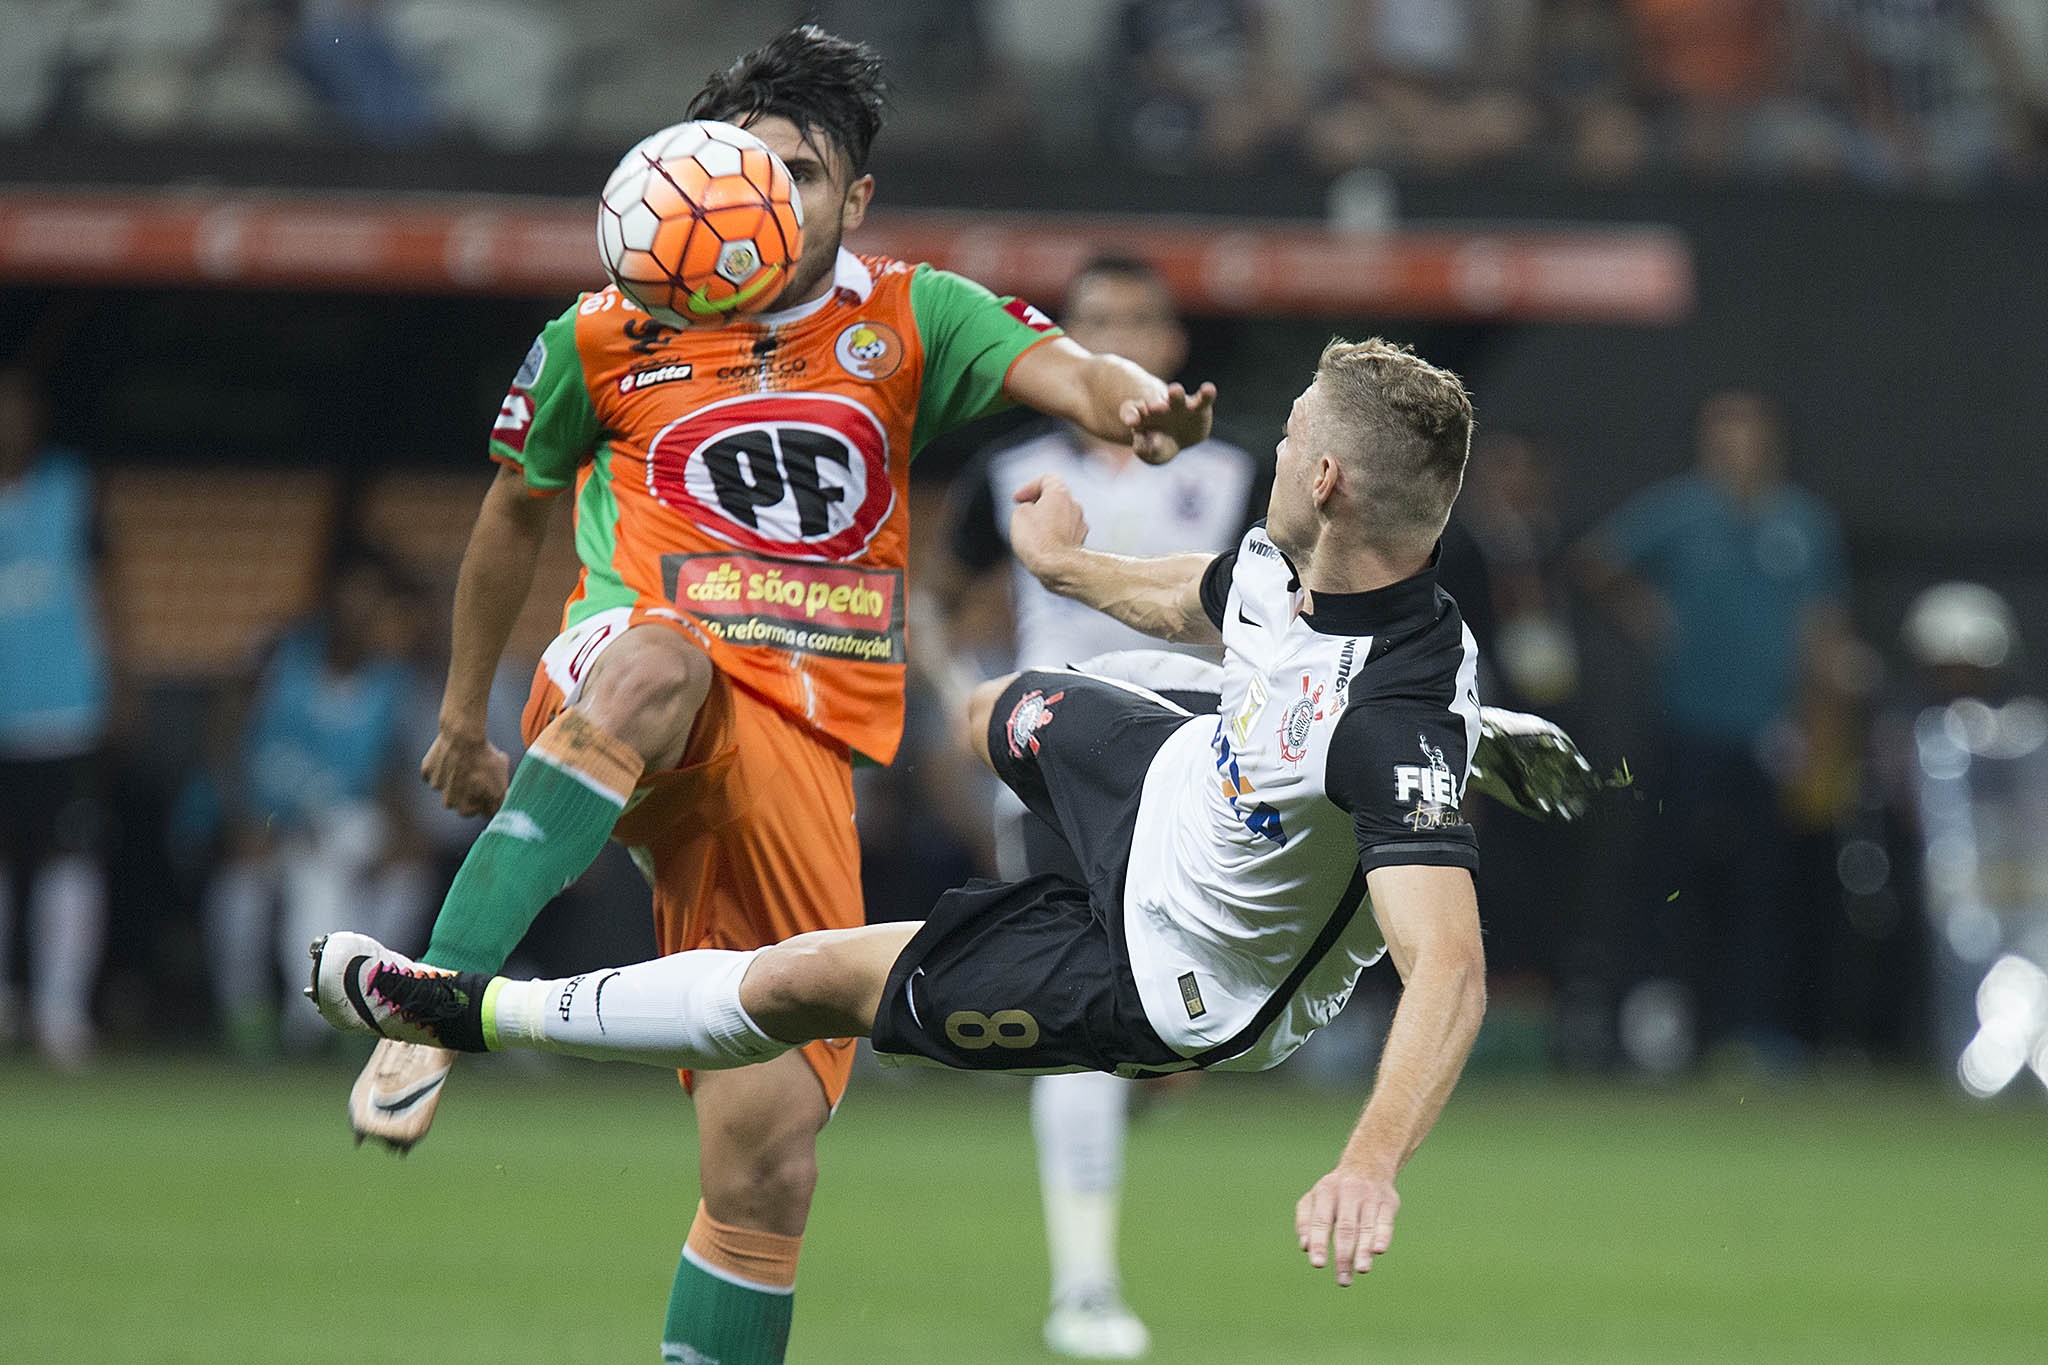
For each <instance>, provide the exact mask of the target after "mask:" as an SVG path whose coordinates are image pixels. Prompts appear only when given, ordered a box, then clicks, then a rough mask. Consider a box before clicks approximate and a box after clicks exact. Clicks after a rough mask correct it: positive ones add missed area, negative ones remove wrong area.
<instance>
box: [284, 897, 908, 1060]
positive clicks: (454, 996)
mask: <svg viewBox="0 0 2048 1365" xmlns="http://www.w3.org/2000/svg"><path fill="white" fill-rule="evenodd" d="M916 929H917V926H916V925H914V924H879V925H869V926H866V927H863V928H859V929H828V930H822V931H820V932H818V933H812V934H799V935H798V936H797V937H795V938H792V939H789V940H787V941H785V942H782V943H778V944H775V945H774V946H772V947H768V948H760V949H756V950H755V951H753V952H747V953H737V952H729V951H725V950H722V949H697V950H694V951H691V952H687V953H675V954H672V955H670V956H668V957H661V958H655V959H653V960H652V961H649V962H639V963H635V964H633V965H632V966H628V967H611V968H606V969H604V970H602V971H595V972H586V973H584V974H582V975H581V976H572V977H565V978H560V979H557V980H552V981H513V980H510V979H509V978H506V977H502V976H486V975H485V974H483V973H481V972H450V971H443V970H441V969H440V968H437V967H429V966H427V965H425V964H423V963H419V962H415V961H413V960H412V959H411V958H409V957H407V956H405V955H404V954H403V953H398V952H393V951H392V950H391V949H389V948H386V947H385V946H384V945H383V944H381V943H379V942H377V940H375V939H373V938H370V937H369V936H367V935H365V934H355V933H348V932H336V933H332V934H328V935H326V936H325V937H324V938H321V939H319V940H317V941H316V942H315V943H314V944H313V946H312V955H313V984H312V986H311V987H309V988H308V990H307V992H306V994H307V995H308V996H309V997H310V998H311V999H312V1001H313V1003H314V1005H315V1006H316V1007H318V1009H319V1011H320V1014H321V1017H322V1018H324V1019H326V1020H327V1022H328V1023H330V1024H332V1025H334V1027H336V1028H338V1029H345V1030H347V1031H349V1032H353V1033H370V1034H375V1035H377V1036H378V1037H380V1038H390V1039H396V1040H398V1041H400V1042H407V1043H419V1044H425V1045H426V1046H429V1047H440V1048H447V1049H449V1050H451V1051H455V1052H497V1051H502V1050H504V1049H506V1048H529V1049H533V1050H535V1051H541V1052H557V1053H562V1054H565V1055H568V1056H572V1057H588V1058H591V1059H593V1060H597V1061H626V1062H640V1063H643V1064H645V1065H649V1066H665V1067H676V1068H685V1069H688V1070H692V1071H722V1070H727V1069H730V1068H732V1067H736V1066H749V1065H752V1064H753V1063H755V1062H761V1061H766V1060H767V1059H768V1058H770V1057H774V1056H777V1055H779V1054H780V1053H783V1052H787V1051H788V1050H789V1049H790V1048H792V1047H796V1046H799V1045H801V1044H803V1043H807V1042H810V1041H811V1040H812V1039H816V1038H851V1037H865V1036H866V1035H867V1034H868V1032H869V1031H870V1030H871V1029H872V1028H873V1027H874V1018H875V1009H876V1007H877V1006H878V1005H879V1003H880V1001H881V995H882V987H883V984H884V982H885V981H886V980H887V979H888V974H889V968H890V966H891V964H893V963H894V962H895V960H896V957H897V955H898V954H899V953H901V952H902V950H903V945H904V944H906V943H908V942H909V941H910V936H911V935H912V934H913V933H915V932H916Z"/></svg>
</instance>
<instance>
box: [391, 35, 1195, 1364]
mask: <svg viewBox="0 0 2048 1365" xmlns="http://www.w3.org/2000/svg"><path fill="white" fill-rule="evenodd" d="M688 112H689V116H690V117H692V118H706V119H719V120H723V121H726V122H730V123H734V124H738V125H740V126H743V127H746V128H748V129H749V130H751V131H752V132H753V133H754V134H755V135H756V136H758V137H760V138H761V139H762V141H764V142H765V143H767V145H768V146H769V147H770V148H771V149H772V150H773V151H774V152H775V153H776V154H777V155H778V156H780V157H781V158H782V160H783V161H784V163H785V164H787V166H788V167H789V170H790V173H791V176H792V178H793V180H794V182H795V184H796V186H797V189H798V192H799V194H800V195H801V196H802V198H803V207H804V222H805V225H806V227H805V233H804V250H803V255H802V257H801V258H800V260H799V261H798V263H797V265H796V268H795V269H794V270H793V272H792V274H791V278H790V282H789V285H788V286H787V288H786V289H785V291H784V293H783V294H782V296H781V297H780V298H779V299H778V300H777V301H776V304H775V307H774V310H773V311H770V312H766V313H761V314H756V315H754V316H753V317H751V318H748V319H746V320H744V321H740V322H736V323H734V324H731V325H729V326H726V327H724V328H720V329H716V330H699V329H680V330H679V329H674V328H670V327H666V326H663V325H661V324H659V323H657V322H656V321H654V320H653V319H652V318H650V317H649V316H648V315H647V314H645V313H643V312H640V311H639V310H637V309H636V308H634V307H633V306H632V305H630V304H629V303H628V302H627V301H626V300H625V299H624V298H622V297H621V296H620V294H619V293H618V291H617V290H616V289H615V288H607V289H603V290H600V291H598V292H596V293H593V294H588V295H585V296H584V297H582V298H581V299H580V300H578V302H577V303H576V304H574V305H573V306H571V307H570V308H569V309H568V310H567V311H565V312H564V313H563V314H562V315H561V317H559V318H557V319H556V320H555V321H553V322H551V323H549V324H548V325H547V326H546V327H545V328H543V329H542V331H541V334H540V337H539V338H538V339H537V340H536V341H535V342H534V344H533V348H532V350H531V351H530V352H529V353H528V355H527V357H526V361H525V363H524V364H523V365H522V366H521V367H520V369H519V373H518V375H517V376H516V377H515V379H514V381H513V386H512V390H511V392H510V393H509V394H508V395H507V396H506V399H505V404H504V407H503V409H502V410H501V412H500V414H499V416H498V419H497V423H496V426H495V428H494V430H493V431H492V435H491V454H492V456H493V457H494V458H495V459H496V460H498V462H499V463H500V465H501V468H500V470H499V473H498V477H497V480H496V482H495V483H494V484H493V485H492V487H491V490H490V492H489V493H488V494H487V495H486V496H485V499H484V505H483V509H482V511H481V513H480V514H479V516H478V519H477V524H476V529H475V531H474V532H473V533H472V535H471V538H470V544H469V549H468V552H467V554H466V556H465V557H464V560H463V565H462V574H461V579H460V582H459V584H458V587H457V593H456V602H455V626H454V641H453V657H452V659H451V662H450V665H449V673H448V683H447V689H446V692H445V695H444V697H443V701H442V707H441V717H440V733H439V736H438V738H437V739H436V740H435V742H434V745H433V748H432V749H431V750H430V751H429V752H428V754H427V756H426V760H425V762H424V764H423V765H422V772H423V775H424V776H425V778H426V780H427V781H428V782H430V783H431V784H432V785H433V786H434V787H435V788H437V789H438V790H439V791H441V792H442V794H443V795H444V797H445V798H446V800H447V802H448V804H449V805H451V806H453V807H454V808H455V809H457V810H460V811H464V812H470V813H479V812H484V811H495V812H496V814H495V816H494V818H493V819H492V820H491V822H490V824H489V825H488V826H487V827H486V829H485V830H484V832H483V833H482V834H481V835H480V836H479V837H478V839H477V841H476V844H475V846H474V847H473V848H472V849H471V851H470V853H469V856H468V858H467V860H466V861H465V862H464V864H463V867H462V870H461V872H460V873H459V874H458V876H457V877H456V880H455V883H454V885H453V886H452V887H451V889H450V891H449V893H448V899H447V901H446V903H445V904H444V905H443V907H442V909H441V913H440V917H439V919H438V920H437V921H436V923H435V926H434V933H433V939H432V942H431V944H430V946H429V947H428V950H427V952H426V954H425V960H426V961H427V962H429V963H432V964H433V965H435V966H439V967H445V968H452V969H458V970H464V971H482V972H495V971H496V970H497V969H498V968H499V967H501V966H502V965H503V963H504V960H505V958H506V956H507V955H508V954H509V953H510V952H511V950H512V948H513V947H514V946H515V945H516V944H517V943H518V941H519V939H520V938H521V936H522V935H523V934H524V933H525V931H526V928H527V926H528V924H529V923H530V922H531V921H532V919H533V917H534V916H535V915H536V914H537V913H538V912H539V911H540V909H541V907H542V906H543V905H544V904H545V903H546V902H547V901H548V900H549V899H550V898H551V897H552V896H554V895H555V893H557V892H558V891H560V890H561V888H562V887H563V886H564V885H566V884H567V883H568V882H569V881H571V880H572V879H574V878H575V877H576V876H578V875H579V874H581V873H582V872H583V870H584V869H585V868H586V867H587V866H588V865H589V864H590V862H591V861H592V859H594V858H595V857H596V855H597V853H598V851H599V849H600V848H601V847H602V846H603V844H604V841H605V839H606V838H607V837H612V838H617V839H619V840H620V841H621V842H623V843H625V844H626V845H628V846H629V847H630V848H631V849H632V850H633V852H634V855H635V858H636V861H638V862H639V863H640V865H641V867H642V869H643V870H644V871H646V872H647V873H648V875H649V879H650V881H651V882H652V884H653V887H654V913H655V922H656V926H657V932H658V937H659V941H660V946H661V949H662V951H663V952H664V953H673V952H679V951H682V950H684V949H690V948H704V947H712V948H735V949H737V948H755V947H760V946H763V945H766V944H770V943H774V942H779V941H780V940H782V939H785V938H788V937H791V936H793V935H795V934H798V933H802V932H804V931H807V930H815V929H825V928H833V927H844V926H851V925H858V924H860V923H861V922H862V919H863V914H862V907H861V902H860V878H859V868H858V857H859V854H858V846H857V844H856V841H855V835H854V825H853V795H852V783H851V775H852V774H851V767H852V758H853V755H854V754H856V753H858V754H864V755H866V756H867V757H869V758H871V759H874V760H876V761H878V762H884V763H886V762H888V761H889V760H890V759H891V758H892V757H893V756H894V754H895V751H896V746H897V740H898V736H899V733H900V730H901V726H902V710H903V667H904V626H903V623H904V610H905V603H904V573H905V558H906V547H907V525H906V522H907V516H908V505H907V504H908V499H907V491H908V479H909V465H910V461H911V459H912V457H913V456H914V455H915V454H916V453H917V451H918V450H919V448H920V447H922V446H923V445H924V443H925V442H927V441H929V440H930V439H931V438H932V437H934V436H937V435H939V434H941V433H943V432H945V431H948V430H950V429H952V428H954V427H957V426H959V425H960V424H962V423H965V422H968V421H971V420H973V419H975V418H977V417H980V416H982V415H983V414H985V413H989V412H992V411H995V410H996V409H998V408H1001V407H1003V406H1005V405H1007V404H1010V403H1023V404H1025V405H1027V406H1030V407H1033V408H1036V409H1038V410H1039V411H1041V412H1045V413H1047V414H1050V415H1052V416H1055V417H1060V418H1063V419H1065V420H1067V421H1069V422H1072V423H1074V424H1076V425H1077V426H1080V427H1082V428H1083V429H1085V430H1087V431H1089V432H1092V433H1095V434H1097V435H1099V436H1102V437H1104V438H1106V439H1111V440H1117V441H1124V442H1128V443H1129V444H1130V445H1131V446H1132V447H1133V448H1134V449H1135V450H1136V451H1137V453H1138V454H1139V455H1140V456H1141V457H1142V458H1144V459H1146V460H1148V461H1152V462H1158V461H1162V460H1165V459H1169V458H1171V457H1172V456H1173V455H1174V454H1175V453H1176V452H1177V451H1179V450H1180V449H1181V448H1182V447H1183V446H1188V445H1193V444H1195V443H1196V442H1198V441H1200V440H1202V439H1203V438H1205V437H1206V436H1207V435H1208V433H1209V425H1210V407H1211V404H1212V402H1213V399H1214V390H1213V388H1211V387H1209V386H1206V385H1205V386H1203V387H1202V388H1201V389H1200V390H1199V391H1198V392H1196V393H1193V394H1189V393H1187V392H1186V391H1185V390H1183V389H1182V388H1181V387H1180V386H1179V385H1168V384H1166V383H1164V382H1163V381H1161V380H1160V379H1158V378H1156V377H1154V376H1153V375H1151V374H1149V373H1147V372H1146V371H1145V370H1143V369H1141V368H1140V367H1139V366H1137V365H1135V364H1132V363H1131V362H1129V361H1127V360H1123V359H1120V358H1118V357H1115V356H1108V355H1095V354H1091V353H1089V352H1088V351H1086V350H1084V349H1082V348H1081V347H1080V346H1078V345H1076V344H1075V343H1074V342H1072V341H1071V340H1068V339H1067V338H1065V337H1064V336H1063V335H1062V334H1061V333H1060V331H1059V329H1058V328H1056V327H1054V326H1053V325H1052V323H1051V322H1050V321H1049V320H1048V319H1047V318H1046V317H1045V316H1044V315H1042V314H1041V313H1039V312H1038V310H1037V309H1035V308H1033V307H1031V306H1030V305H1029V304H1027V303H1025V302H1023V301H1022V300H1020V299H1014V298H1002V297H998V296H996V295H994V294H991V293H990V292H989V291H988V290H986V289H983V288H982V287H981V286H979V285H976V284H974V283H972V282H970V281H968V280H965V279H962V278H961V277H959V276H957V275H953V274H949V273H948V272H946V271H943V270H937V269H933V268H932V267H930V266H927V265H913V264H908V263H905V262H901V261H894V260H888V259H884V258H880V257H874V256H860V255H856V254H854V253H853V252H850V251H847V250H844V249H843V248H842V247H841V245H840V240H841V236H842V234H844V233H846V232H849V231H852V230H853V229H855V228H857V227H859V226H860V222H861V219H862V217H863V215H864V214H865V213H866V211H867V206H868V202H869V199H870V198H871V197H872V195H873V193H874V180H873V178H872V177H870V176H869V175H867V174H866V172H865V166H866V163H867V157H868V149H869V147H870V145H871V144H872V142H873V140H874V137H875V134H876V132H877V131H878V129H879V127H880V124H881V116H882V98H881V83H880V72H879V61H878V59H877V58H876V56H875V54H874V53H873V52H872V51H871V50H870V49H868V48H866V47H864V46H861V45H858V44H854V43H849V42H845V41H842V40H840V39H838V38H834V37H832V36H830V35H828V34H825V33H823V32H821V31H819V30H818V29H816V28H814V27H809V26H806V27H803V28H798V29H796V30H793V31H791V32H789V33H786V34H784V35H783V36H781V37H779V38H777V39H775V40H774V41H772V42H770V43H768V44H767V45H766V46H764V47H762V48H760V49H759V50H757V51H755V52H753V53H750V54H748V55H747V56H745V57H742V58H741V59H740V60H739V61H738V62H736V63H735V64H734V65H733V66H732V67H731V68H730V69H729V70H727V71H725V72H724V73H722V74H720V75H718V76H715V77H713V78H712V80H711V81H710V83H709V84H708V85H707V86H706V87H705V88H704V89H703V90H702V91H701V92H700V93H699V94H698V95H697V97H696V98H695V99H694V100H693V101H692V102H691V104H690V107H689V111H688ZM564 493H569V494H571V495H572V496H574V498H575V499H576V504H575V506H576V544H577V552H578V555H579V557H580V558H581V560H582V562H583V572H582V577H581V579H580V581H579V583H578V585H577V587H576V590H575V592H574V593H573V594H572V596H571V597H570V599H569V603H568V606H567V609H566V612H565V615H564V622H563V633H562V634H561V636H560V637H559V638H558V639H557V640H556V641H555V642H554V644H553V645H552V646H551V647H550V648H549V649H548V650H547V652H546V654H545V656H544V658H543V660H542V663H541V667H540V669H539V671H538V673H537V674H536V676H535V678H534V686H533V694H532V699H531V702H530V703H529V705H528V708H527V712H526V717H525V734H526V738H527V741H528V743H529V745H530V748H529V750H528V753H527V755H526V757H525V758H524V759H523V760H522V761H521V762H520V764H519V766H518V769H517V771H516V772H512V773H510V777H509V785H508V764H507V760H506V757H505V755H504V754H502V753H500V752H499V751H497V750H495V749H493V748H492V747H491V746H490V744H489V743H488V742H487V741H486V740H485V738H484V709H485V701H486V698H487V695H488V693H489V689H490V680H491V676H492V673H493V670H494V669H495V668H496V666H497V662H498V659H499V656H500V654H501V652H502V650H503V648H504V644H505V640H506V637H507V635H508V634H509V632H510V630H511V627H512V623H513V620H514V618H515V617H516V616H517V614H518V612H519V609H520V605H521V604H522V603H523V601H524V600H525V597H526V594H527V591H528V589H529V587H530V586H531V582H532V575H533V569H534V563H535V559H536V557H537V555H538V553H539V549H540V544H541V538H542V534H543V531H544V528H545V524H546V520H547V515H548V508H547V502H548V500H549V499H551V498H553V497H555V496H559V495H561V494H564ZM570 989H571V990H575V989H582V990H589V991H601V990H603V989H604V983H603V981H602V979H601V978H599V977H592V978H590V979H587V980H582V979H579V981H578V983H577V984H576V985H575V986H573V987H571V988H570ZM451 1059H452V1054H446V1053H439V1052H436V1051H435V1050H433V1049H425V1048H416V1047H410V1046H405V1045H399V1044H386V1045H384V1046H383V1047H380V1049H379V1051H378V1054H377V1055H376V1056H375V1057H373V1058H372V1060H371V1063H370V1066H369V1067H368V1068H367V1069H366V1070H365V1072H364V1075H363V1078H362V1079H361V1080H360V1081H359V1082H358V1083H357V1087H356V1093H355V1095H354V1097H353V1099H352V1103H351V1116H352V1119H353V1121H354V1123H355V1126H356V1130H357V1132H358V1134H359V1135H366V1136H376V1137H379V1138H382V1139H383V1140H385V1141H388V1142H390V1143H392V1144H393V1145H395V1146H409V1145H410V1144H411V1143H412V1142H415V1141H417V1140H418V1139H419V1137H420V1136H421V1135H422V1134H423V1133H424V1131H425V1128H426V1125H427V1123H428V1122H430V1121H431V1117H432V1113H433V1106H434V1104H435V1102H436V1101H437V1098H438V1094H439V1083H440V1080H441V1078H442V1077H443V1076H445V1074H446V1068H447V1064H448V1062H449V1060H451ZM852 1060H853V1048H852V1041H851V1040H850V1039H840V1040H825V1041H820V1042H816V1043H813V1044H811V1045H809V1046H807V1047H805V1048H803V1049H801V1050H800V1051H796V1052H792V1053H789V1054H788V1055H786V1056H783V1057H779V1058H777V1059H775V1060H774V1061H771V1062H768V1063H766V1064H764V1065H761V1066H756V1067H749V1068H746V1069H743V1070H738V1071H720V1072H716V1073H707V1074H704V1075H701V1076H697V1077H695V1078H694V1086H693V1094H694V1096H695V1099H696V1103H697V1111H698V1132H699V1145H700V1154H701V1168H702V1176H701V1183H702V1202H701V1203H700V1204H699V1206H698V1210H697V1216H696V1221H695V1223H694V1224H693V1225H692V1227H691V1229H690V1233H689V1238H688V1241H687V1243H686V1245H685V1247H684V1249H683V1255H682V1262H681V1265H680V1266H679V1267H678V1270H677V1275H676V1281H675V1286H674V1290H673V1292H672V1295H671V1298H670V1301H669V1312H668V1320H667V1325H666V1329H665V1331H664V1333H663V1347H662V1349H663V1359H665V1360H671V1361H704V1360H716V1361H719V1362H721V1363H722V1365H753V1363H754V1362H774V1361H780V1360H781V1359H782V1358H783V1351H784V1347H785V1345H786V1342H787V1338H788V1332H789V1324H790V1309H791V1303H790V1293H791V1289H792V1287H793V1284H794V1280H795V1270H796V1259H797V1250H798V1246H799V1242H800V1239H801V1237H802V1233H803V1229H804V1221H805V1217H806V1215H807V1213H808V1211H809V1208H810V1201H811V1192H812V1188H813V1186H814V1184H815V1182H816V1178H817V1168H816V1162H815V1155H814V1147H815V1142H816V1138H817V1135H818V1132H819V1130H820V1129H821V1128H822V1127H823V1125H824V1123H825V1120H826V1118H827V1117H828V1115H829V1114H830V1112H831V1109H832V1106H833V1105H835V1104H836V1103H837V1102H838V1100H839V1097H840V1095H841V1094H842V1092H843V1091H844V1089H845V1086H846V1081H847V1076H848V1071H849V1068H850V1067H851V1064H852ZM684 1080H685V1083H686V1084H691V1083H692V1078H691V1077H690V1076H688V1075H685V1077H684Z"/></svg>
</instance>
